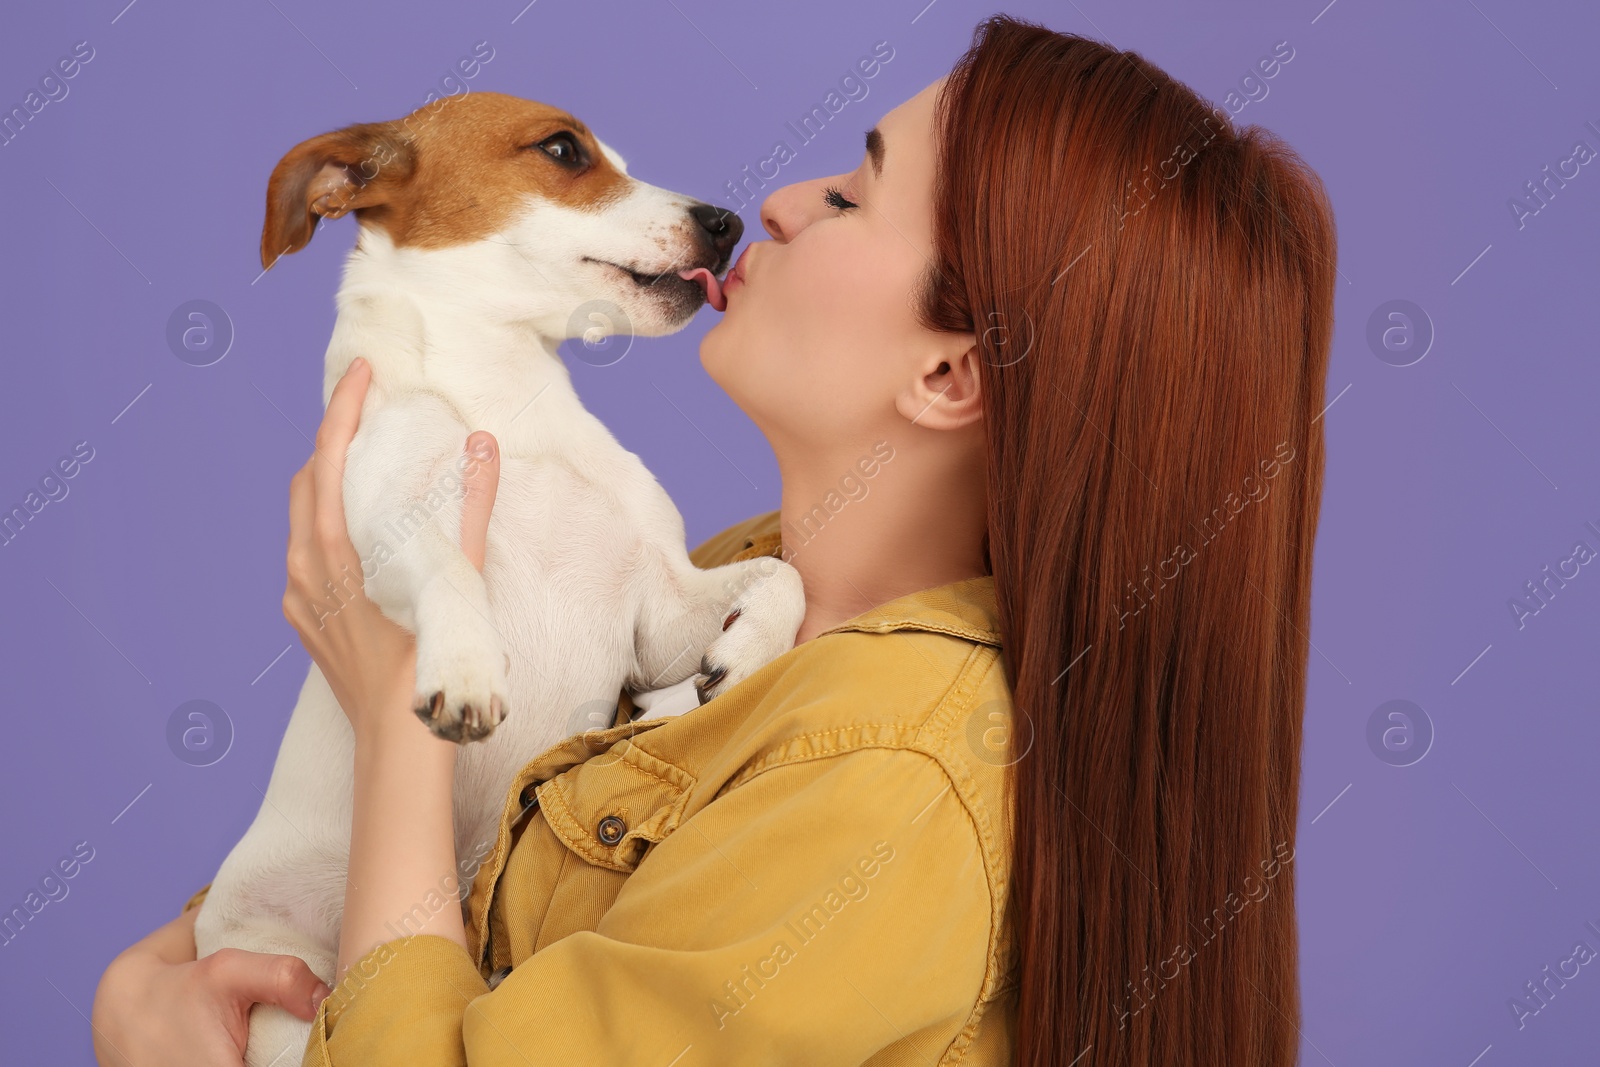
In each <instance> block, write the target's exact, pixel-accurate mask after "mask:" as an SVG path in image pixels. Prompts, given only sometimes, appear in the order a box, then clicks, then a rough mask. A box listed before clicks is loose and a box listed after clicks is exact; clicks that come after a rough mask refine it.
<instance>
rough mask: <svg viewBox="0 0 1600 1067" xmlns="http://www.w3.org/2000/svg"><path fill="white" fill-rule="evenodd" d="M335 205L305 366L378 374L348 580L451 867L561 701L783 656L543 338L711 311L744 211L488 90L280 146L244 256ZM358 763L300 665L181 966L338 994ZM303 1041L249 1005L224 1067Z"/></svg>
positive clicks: (684, 696)
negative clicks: (299, 965) (256, 788)
mask: <svg viewBox="0 0 1600 1067" xmlns="http://www.w3.org/2000/svg"><path fill="white" fill-rule="evenodd" d="M351 211H354V212H355V214H356V218H357V220H358V223H359V236H358V240H357V243H356V247H355V248H354V250H353V251H352V252H351V253H350V256H349V259H348V261H347V263H346V266H345V272H344V278H343V281H342V284H341V285H340V287H339V293H338V308H339V317H338V321H337V324H336V326H335V327H334V331H333V337H332V340H331V341H330V342H329V345H328V351H327V356H326V366H325V370H324V374H323V401H324V403H326V402H327V399H328V397H329V395H331V393H332V390H333V386H334V384H335V383H336V382H337V381H338V380H339V378H340V376H341V375H343V373H344V371H345V369H346V368H347V367H348V366H349V364H350V361H351V360H352V359H354V358H355V357H356V356H357V355H360V356H363V357H365V358H366V360H367V361H368V363H370V364H371V366H372V382H371V385H370V387H369V390H368V395H367V397H366V401H365V404H364V406H363V408H362V412H361V424H360V430H359V432H358V433H357V434H356V437H355V439H354V441H353V442H352V443H351V445H350V449H349V452H348V456H347V461H346V466H345V485H344V506H345V517H346V522H347V525H348V529H349V533H350V538H351V540H352V541H353V543H354V544H355V547H356V549H357V551H358V552H359V553H360V555H361V559H362V561H363V566H362V571H363V573H362V576H361V578H360V579H356V578H354V576H352V590H351V591H350V592H351V593H352V595H353V592H355V591H360V590H363V589H364V591H365V595H366V596H368V597H369V598H371V599H372V600H373V602H374V603H376V604H377V605H378V607H379V608H381V609H382V610H383V612H384V613H385V614H386V615H388V616H389V617H390V618H392V619H393V620H395V621H396V622H397V623H399V624H400V625H402V626H404V627H406V628H407V629H409V630H410V631H412V632H413V633H415V634H416V640H417V656H416V671H417V677H416V696H415V710H416V713H417V715H418V716H419V717H421V718H422V719H423V721H424V722H426V723H427V724H428V726H429V727H430V728H431V729H432V730H433V732H434V733H435V734H437V735H439V736H440V737H443V738H448V739H450V740H452V741H456V742H461V743H462V744H461V748H460V750H459V752H458V754H457V763H456V768H457V769H456V785H455V798H454V812H455V840H456V854H457V855H458V856H460V855H465V854H467V853H468V852H469V851H470V850H471V849H472V848H474V847H475V846H476V845H479V844H480V843H482V842H486V841H492V840H493V839H494V836H495V833H496V830H497V826H498V823H499V819H500V816H501V808H502V805H503V804H504V803H505V792H506V789H507V787H508V783H509V782H510V781H511V779H512V778H513V776H514V775H515V773H516V772H517V771H518V770H519V769H520V768H521V767H523V766H524V765H525V764H526V763H527V762H528V761H529V760H531V759H533V758H534V757H535V756H537V755H538V754H539V753H541V752H543V751H544V750H546V749H547V748H548V747H550V746H551V745H553V744H554V743H556V742H557V741H560V740H561V739H563V738H565V737H569V736H571V735H572V734H575V733H579V732H582V730H583V729H584V728H585V727H586V726H592V725H597V724H596V723H593V722H587V723H586V722H585V721H583V720H584V716H583V713H582V712H581V711H579V709H591V710H592V709H594V708H597V707H604V708H605V709H607V710H606V713H605V714H603V715H602V716H601V718H603V719H604V721H603V722H601V723H598V725H602V726H609V725H611V711H612V710H613V709H614V707H615V702H616V699H617V695H618V694H619V693H620V692H621V691H622V690H623V689H624V688H626V689H628V690H630V691H633V692H637V693H640V694H641V697H640V699H639V700H638V701H637V703H639V704H640V705H641V706H644V707H646V708H647V709H648V710H647V712H646V716H647V717H653V716H656V715H661V714H666V713H668V712H669V710H670V709H671V708H673V707H676V709H677V710H679V711H682V710H685V705H686V706H687V707H694V706H698V704H699V703H704V702H705V701H706V700H709V699H711V698H712V697H714V696H716V695H717V694H719V693H721V692H723V691H725V690H726V689H728V688H729V687H731V686H733V685H735V684H737V683H738V682H739V681H741V680H742V679H743V678H745V677H747V676H749V675H750V674H751V673H752V672H754V671H755V670H757V669H759V668H760V667H761V666H763V665H764V664H766V663H767V662H769V661H770V660H772V659H774V658H775V657H777V656H779V655H781V654H782V653H784V652H786V651H788V650H789V649H790V648H792V647H793V646H794V638H795V635H796V633H797V632H798V630H799V627H800V624H801V621H802V619H803V617H804V614H805V598H804V593H803V590H802V588H801V583H800V578H799V575H798V573H797V572H796V571H795V570H794V569H793V568H792V567H790V566H789V565H788V564H786V563H782V562H779V561H777V560H775V559H773V558H771V557H761V558H759V559H755V560H749V561H745V562H740V563H733V564H728V565H726V566H722V567H715V568H712V569H709V570H701V569H699V568H697V567H695V566H694V565H693V564H692V563H690V561H689V556H688V553H687V551H686V549H685V543H684V526H683V519H682V516H680V515H679V513H678V509H677V508H676V507H675V506H674V505H673V503H672V500H671V498H670V497H668V496H667V493H666V492H665V491H664V490H663V489H662V488H661V486H660V484H659V483H658V482H657V481H656V479H655V478H654V477H653V476H652V475H651V473H650V471H649V470H647V469H646V468H645V465H644V463H643V462H641V461H640V459H639V457H638V456H636V455H634V454H633V453H631V452H629V451H627V450H626V449H624V448H623V447H622V446H621V444H619V443H618V442H617V440H616V439H615V438H614V437H613V436H612V435H611V433H610V432H609V431H608V430H607V429H606V427H605V426H604V425H603V424H602V423H601V422H600V421H599V420H598V419H596V418H595V417H594V416H593V415H591V414H590V413H589V412H588V411H586V410H585V409H584V407H583V405H582V404H581V403H580V402H579V400H578V397H577V394H576V393H575V392H574V390H573V388H572V384H571V379H570V376H569V374H568V371H567V369H566V367H565V366H564V365H563V363H562V361H561V359H560V357H559V356H558V355H557V353H556V346H557V345H558V344H559V343H560V342H561V341H562V340H564V339H566V338H568V337H572V336H576V335H578V334H580V333H586V334H587V339H588V340H590V341H593V340H595V339H596V338H597V337H599V336H604V335H605V334H606V333H608V332H611V331H613V330H614V329H615V328H616V325H615V324H616V323H617V321H618V320H623V321H627V322H629V323H631V328H632V330H633V332H635V333H639V334H644V335H647V336H648V335H655V336H658V335H663V334H668V333H672V332H674V331H676V330H678V329H681V328H682V327H683V326H684V325H685V324H686V323H688V321H689V320H690V318H692V317H693V315H694V314H695V312H696V311H698V310H699V308H700V307H701V305H702V304H704V303H706V302H708V301H709V302H710V303H711V304H712V305H713V306H714V307H716V308H718V309H719V310H720V309H721V308H722V307H724V306H725V303H724V299H723V294H722V287H721V284H720V282H719V281H718V279H717V274H718V273H719V272H721V271H722V270H724V269H725V268H726V267H727V264H728V258H729V253H730V252H731V250H732V248H733V246H734V244H735V243H736V242H737V241H738V240H739V237H740V234H741V233H742V231H743V226H742V224H741V223H740V221H739V219H738V217H737V216H735V215H733V214H731V213H729V212H727V211H724V210H721V209H719V208H716V207H713V206H712V205H710V204H705V203H701V202H699V201H697V200H693V199H690V198H688V197H685V196H680V195H678V194H676V193H672V192H668V191H666V190H664V189H659V188H656V187H655V186H651V185H646V184H645V183H643V182H641V181H639V180H637V179H636V178H633V177H630V176H629V175H628V173H627V168H626V164H625V163H624V161H623V159H622V157H621V156H619V155H618V154H617V153H616V152H615V151H613V150H612V149H611V148H610V147H608V146H607V145H605V144H604V143H602V142H601V141H600V140H598V139H597V138H596V137H595V136H594V135H593V134H592V133H591V132H590V131H589V130H588V128H587V127H585V126H584V124H583V123H581V122H579V121H577V120H576V119H575V118H573V117H572V116H571V115H568V114H566V113H564V112H562V111H560V110H558V109H556V108H553V107H549V106H546V105H544V104H539V103H534V102H532V101H528V100H521V99H518V98H516V97H511V96H504V95H501V94H498V93H486V92H485V93H472V94H469V95H466V96H459V97H453V98H450V99H448V100H446V101H443V102H441V103H439V104H435V105H430V106H429V107H428V108H424V109H421V110H419V111H417V112H415V113H413V114H412V115H410V116H408V117H407V118H405V119H401V120H397V121H395V122H384V123H368V124H362V125H356V126H351V127H348V128H346V129H342V130H336V131H334V132H331V133H326V134H323V135H321V136H319V137H314V138H312V139H311V140H309V141H306V142H304V143H303V144H300V145H298V146H297V147H295V148H294V149H293V150H292V151H290V152H289V154H288V155H286V156H284V157H283V159H282V160H281V161H280V162H279V163H278V165H277V167H276V168H274V170H273V172H272V177H271V179H270V181H269V183H268V186H267V211H266V222H265V226H264V229H263V232H262V237H261V258H262V263H263V266H264V267H268V268H270V267H271V266H272V264H273V263H274V262H275V261H276V260H277V259H278V257H279V256H281V255H283V254H284V253H288V252H295V251H298V250H299V249H301V248H304V247H305V246H306V244H307V243H308V242H309V241H310V240H311V236H312V232H313V230H314V228H315V226H316V224H317V223H318V221H319V218H326V219H332V218H338V217H340V216H342V215H344V214H346V213H348V212H351ZM592 308H603V309H605V311H606V312H607V313H606V314H599V315H594V316H589V317H586V314H585V313H586V312H587V311H589V310H590V309H592ZM477 429H484V430H488V431H489V432H491V433H493V434H494V436H495V438H496V439H497V440H498V442H499V446H500V452H501V456H502V461H501V474H500V483H499V492H498V496H497V497H496V502H495V506H494V510H493V513H492V516H491V519H490V523H489V531H488V551H487V556H486V559H485V561H484V566H483V571H482V573H481V574H480V573H479V572H478V571H477V570H476V569H475V568H474V567H473V566H472V564H471V563H470V562H469V561H468V560H467V558H466V556H464V555H463V554H462V552H461V548H460V545H459V531H460V514H461V508H460V504H461V495H462V494H461V492H460V490H461V485H462V483H461V481H460V478H459V476H455V475H453V474H452V472H453V471H459V470H460V469H461V468H460V466H459V461H460V457H461V456H462V443H463V442H464V441H465V440H466V437H467V435H468V433H470V432H471V431H473V430H477ZM452 490H454V492H452ZM338 603H339V601H338V600H337V599H335V598H334V597H330V601H329V605H328V607H329V608H330V609H336V607H337V604H338ZM696 671H698V672H699V673H698V674H696V673H695V672H696ZM691 683H692V685H693V689H694V692H693V693H692V694H691V693H689V691H688V686H689V685H690V684H691ZM647 698H649V699H647ZM696 698H698V699H696ZM467 742H480V743H477V744H468V743H467ZM353 767H354V748H353V738H352V734H351V731H350V727H349V723H348V721H347V720H346V718H345V716H344V713H343V712H342V711H341V710H340V709H339V705H338V702H337V701H336V700H335V698H334V695H333V693H332V691H331V690H330V689H329V687H328V683H327V681H326V680H325V679H324V678H323V676H322V674H321V672H320V671H318V670H317V668H316V667H315V666H314V665H313V666H312V668H311V670H310V673H309V674H308V675H307V677H306V680H305V683H304V685H303V686H302V687H301V689H300V695H299V700H298V702H297V703H296V704H295V708H294V714H293V716H292V717H291V718H290V720H289V726H288V730H287V732H286V733H285V735H284V739H283V744H282V747H281V748H280V749H279V752H278V758H277V762H276V764H275V765H274V767H273V771H272V780H271V782H270V784H269V785H268V786H267V791H266V799H265V802H264V803H263V804H262V805H261V809H260V811H259V812H258V813H257V815H256V818H255V821H254V822H253V823H252V824H251V825H250V829H249V830H248V831H247V832H246V833H245V835H244V837H243V839H242V840H240V842H239V843H238V844H237V845H236V846H235V847H234V849H233V850H232V852H230V853H229V855H228V857H227V859H226V861H224V863H223V864H222V867H221V869H220V870H219V871H218V872H217V876H216V880H215V881H214V882H213V884H212V886H211V890H210V892H209V894H208V895H207V897H206V898H205V901H204V903H203V905H202V908H201V911H200V914H199V916H198V917H197V919H196V922H195V947H196V950H197V951H198V952H199V954H200V955H201V956H206V955H209V954H211V953H213V952H216V951H217V950H218V949H221V948H224V947H233V948H240V949H248V950H250V951H254V952H274V953H288V954H291V955H295V956H298V957H300V958H301V959H303V960H305V961H306V963H307V964H308V965H310V967H311V970H312V971H314V972H316V974H317V975H318V977H320V978H321V979H322V980H323V981H324V982H327V983H328V984H329V985H333V984H334V983H333V978H334V969H335V963H336V960H337V957H338V945H339V922H340V914H341V911H342V907H343V901H344V888H345V871H346V867H347V865H348V859H349V845H350V820H351V776H352V774H353ZM309 1032H310V1027H309V1024H307V1023H304V1022H301V1021H300V1020H299V1019H296V1018H295V1017H294V1016H292V1015H290V1014H289V1013H288V1012H285V1011H283V1010H281V1009H278V1008H274V1007H270V1006H268V1005H257V1006H256V1008H255V1009H254V1011H253V1012H252V1014H251V1021H250V1038H249V1044H248V1049H247V1056H246V1060H247V1062H248V1063H249V1064H250V1065H251V1067H266V1065H268V1064H271V1063H273V1062H274V1061H275V1060H277V1059H278V1058H279V1057H280V1056H283V1055H285V1053H286V1052H288V1054H289V1057H290V1059H291V1060H292V1062H296V1063H298V1062H299V1058H300V1052H301V1050H302V1049H303V1048H304V1047H305V1044H306V1040H307V1037H308V1036H309Z"/></svg>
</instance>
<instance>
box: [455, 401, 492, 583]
mask: <svg viewBox="0 0 1600 1067" xmlns="http://www.w3.org/2000/svg"><path fill="white" fill-rule="evenodd" d="M462 482H463V483H464V486H465V495H464V496H463V498H462V501H461V551H462V552H463V553H465V554H466V557H467V559H469V560H471V561H472V565H473V566H474V567H476V568H478V569H479V570H480V571H481V570H483V557H484V552H485V546H486V544H487V542H488V537H489V513H490V512H491V511H492V510H493V509H494V497H495V493H496V492H497V491H498V490H499V488H500V449H499V447H497V443H496V441H495V439H494V434H492V433H490V432H489V431H487V430H478V431H476V432H475V433H472V434H469V435H468V436H467V464H466V469H465V470H464V471H463V472H462Z"/></svg>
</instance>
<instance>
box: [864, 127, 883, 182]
mask: <svg viewBox="0 0 1600 1067" xmlns="http://www.w3.org/2000/svg"><path fill="white" fill-rule="evenodd" d="M867 158H869V159H871V160H872V173H873V174H874V175H875V176H876V177H879V178H881V177H883V134H881V133H879V132H878V127H876V126H874V127H872V129H870V130H868V131H867Z"/></svg>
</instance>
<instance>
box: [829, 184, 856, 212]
mask: <svg viewBox="0 0 1600 1067" xmlns="http://www.w3.org/2000/svg"><path fill="white" fill-rule="evenodd" d="M822 199H823V200H825V201H827V203H828V206H829V207H831V208H835V209H837V210H839V211H848V210H849V209H851V208H853V207H859V206H860V205H858V204H853V203H851V202H850V201H848V200H846V199H845V198H844V194H843V193H841V192H840V191H839V190H838V188H836V187H835V186H832V185H830V186H828V187H827V188H826V189H824V190H823V191H822Z"/></svg>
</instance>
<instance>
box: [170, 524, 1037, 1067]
mask: <svg viewBox="0 0 1600 1067" xmlns="http://www.w3.org/2000/svg"><path fill="white" fill-rule="evenodd" d="M780 554H781V535H780V532H779V529H778V513H777V512H768V513H766V514H764V515H759V516H756V517H755V518H753V519H750V520H747V521H746V522H743V523H740V524H738V525H736V526H733V527H731V528H729V529H728V530H725V531H723V532H722V533H721V534H718V535H717V536H715V537H713V538H712V539H711V540H709V541H707V542H706V543H705V544H703V545H701V546H700V547H699V548H698V549H696V550H695V552H694V553H692V558H693V559H694V561H695V563H696V564H697V565H699V566H702V567H706V566H714V565H717V564H720V563H723V562H727V561H730V560H743V559H750V558H753V557H755V556H757V555H772V556H778V555H780ZM1000 654H1001V653H1000V638H999V634H998V632H997V628H996V619H995V601H994V583H993V579H992V578H991V577H987V576H985V577H980V578H969V579H966V580H963V581H958V582H954V583H951V584H949V585H944V586H939V587H936V588H930V589H925V590H922V591H920V592H917V593H913V594H910V595H908V596H903V597H900V598H898V599H896V600H893V601H890V602H888V603H886V604H882V605H879V606H878V607H875V608H872V609H871V610H869V611H867V612H865V613H863V614H861V615H857V616H856V617H855V618H853V619H850V620H849V621H847V622H844V623H842V624H840V625H838V626H836V627H834V628H833V629H831V630H828V631H825V632H824V633H823V634H819V635H818V636H817V637H815V638H813V639H812V640H810V641H806V642H804V643H802V644H800V645H798V646H796V647H795V648H793V649H792V650H790V651H789V652H787V653H785V654H784V655H782V656H779V657H778V658H777V659H775V660H773V661H772V662H771V663H769V664H767V665H766V666H765V667H763V668H762V669H761V670H759V671H757V672H756V673H755V674H753V675H751V676H750V677H748V678H746V679H745V680H744V681H742V682H740V683H739V684H738V685H736V686H734V687H733V688H731V689H729V690H727V691H726V692H724V693H723V694H721V695H720V696H718V697H717V698H716V699H715V700H712V701H710V702H709V703H707V704H704V705H702V706H700V707H698V708H695V709H693V710H691V711H689V712H686V713H684V714H681V715H669V716H665V717H663V718H659V719H647V720H644V721H633V720H632V719H631V718H630V715H631V713H632V711H633V704H632V701H631V700H630V699H628V696H627V694H623V697H622V700H621V701H620V702H619V705H618V719H617V723H616V725H613V726H612V727H610V728H607V729H600V730H591V731H589V732H588V733H586V734H581V735H574V736H572V737H569V738H568V739H566V740H565V741H562V742H560V743H558V744H556V745H555V746H553V747H551V748H550V749H548V750H547V751H545V752H544V753H543V754H541V755H540V756H538V757H537V758H536V759H534V760H533V761H532V762H531V763H529V764H528V765H527V766H526V767H524V768H523V770H522V772H521V773H520V774H518V775H517V777H516V780H515V781H514V782H512V783H511V785H510V787H509V789H508V791H507V794H506V801H505V812H504V816H503V818H502V820H501V824H500V832H499V837H498V840H497V841H495V842H494V844H493V847H492V849H490V850H488V852H487V855H485V856H483V857H482V858H481V862H482V866H481V867H480V868H479V869H478V870H477V872H476V877H475V879H474V881H473V885H472V888H471V892H470V895H469V896H468V897H467V899H466V901H465V905H464V909H465V912H464V913H465V915H466V917H467V924H466V932H467V941H468V943H469V946H470V949H463V948H461V946H459V945H457V944H455V943H454V942H453V941H450V940H448V939H446V938H442V937H438V936H432V935H419V936H398V937H396V939H395V940H392V941H390V942H388V943H386V944H383V945H380V946H379V947H378V948H376V949H373V950H372V951H371V952H370V953H369V954H367V956H365V957H364V958H362V959H361V960H360V961H358V962H357V963H356V964H355V965H354V966H352V967H351V969H350V971H349V972H348V973H347V974H346V977H345V978H344V980H343V981H342V982H341V983H340V985H339V987H338V988H337V989H336V990H335V991H334V994H333V995H332V996H330V997H329V998H328V999H327V1000H326V1001H325V1002H324V1003H323V1006H322V1009H321V1011H320V1012H319V1013H318V1015H317V1018H316V1021H315V1024H314V1026H313V1029H312V1034H311V1039H310V1042H309V1043H308V1045H307V1047H306V1052H305V1059H304V1061H303V1062H304V1064H305V1067H332V1065H338V1067H345V1065H358V1067H411V1065H415V1067H444V1065H447V1064H470V1065H472V1067H530V1065H533V1067H546V1065H549V1067H581V1065H588V1064H597V1065H606V1067H615V1065H629V1064H646V1065H650V1067H704V1065H710V1064H740V1065H757V1064H759V1065H763V1067H765V1065H771V1064H797V1065H806V1067H820V1065H832V1064H852V1065H853V1064H872V1065H874V1067H889V1065H901V1064H906V1065H912V1064H915V1065H918V1067H926V1065H929V1064H952V1063H961V1064H967V1065H972V1067H988V1065H993V1064H1008V1063H1010V1062H1011V1050H1012V1042H1013V1034H1014V1030H1015V1011H1016V1008H1015V986H1014V968H1013V966H1012V961H1013V958H1014V957H1013V954H1012V940H1011V936H1010V931H1009V924H1008V923H1007V922H1005V921H1004V907H1003V905H1004V899H1005V890H1006V885H1007V880H1008V874H1009V867H1010V848H1009V844H1008V841H1009V830H1008V823H1007V821H1006V810H1007V806H1006V804H1005V803H1004V798H1005V773H1006V764H1007V761H1008V759H1009V757H1008V755H1007V747H1006V739H1007V735H1008V733H1009V730H1010V726H1011V714H1012V705H1011V697H1010V692H1009V689H1008V687H1007V684H1006V681H1005V676H1004V672H1003V670H1002V663H1001V659H1000ZM201 896H203V891H202V893H201V894H197V895H196V898H195V900H198V899H200V897H201ZM192 903H194V901H191V904H192ZM396 930H397V933H401V934H404V933H405V931H404V929H403V928H402V927H396Z"/></svg>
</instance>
